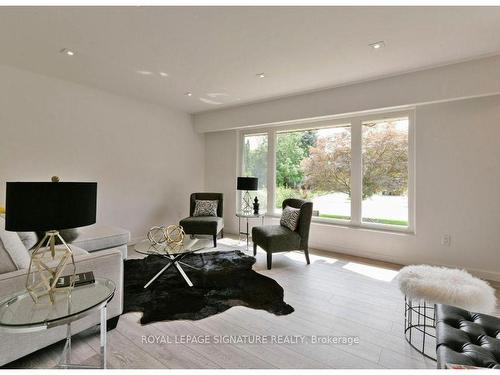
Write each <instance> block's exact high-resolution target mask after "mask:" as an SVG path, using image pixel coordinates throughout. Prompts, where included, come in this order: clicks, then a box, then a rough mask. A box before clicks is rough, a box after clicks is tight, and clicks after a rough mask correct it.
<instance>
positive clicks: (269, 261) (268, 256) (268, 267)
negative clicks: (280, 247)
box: [267, 252, 273, 270]
mask: <svg viewBox="0 0 500 375" xmlns="http://www.w3.org/2000/svg"><path fill="white" fill-rule="evenodd" d="M272 264H273V253H271V252H269V253H267V269H268V270H270V269H271V265H272Z"/></svg>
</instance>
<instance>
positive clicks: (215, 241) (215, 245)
mask: <svg viewBox="0 0 500 375" xmlns="http://www.w3.org/2000/svg"><path fill="white" fill-rule="evenodd" d="M214 247H217V235H216V234H214Z"/></svg>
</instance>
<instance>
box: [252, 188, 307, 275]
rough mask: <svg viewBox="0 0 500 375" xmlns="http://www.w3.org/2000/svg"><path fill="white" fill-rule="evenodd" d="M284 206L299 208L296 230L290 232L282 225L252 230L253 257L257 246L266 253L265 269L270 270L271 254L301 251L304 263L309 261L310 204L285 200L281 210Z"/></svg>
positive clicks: (302, 201) (303, 201) (295, 200)
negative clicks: (304, 259) (304, 256)
mask: <svg viewBox="0 0 500 375" xmlns="http://www.w3.org/2000/svg"><path fill="white" fill-rule="evenodd" d="M286 206H290V207H294V208H299V209H300V214H299V222H298V224H297V229H296V230H295V231H291V230H290V229H288V228H286V227H284V226H282V225H263V226H259V227H253V228H252V241H253V255H254V256H255V255H257V246H260V247H261V248H262V249H264V250H265V251H266V253H267V269H268V270H270V269H271V265H272V262H273V253H280V252H284V251H292V250H303V251H304V253H305V255H306V262H307V264H310V261H309V229H310V227H311V218H312V211H313V204H312V202H308V201H305V200H302V199H294V198H290V199H285V200H284V201H283V204H282V208H285V207H286Z"/></svg>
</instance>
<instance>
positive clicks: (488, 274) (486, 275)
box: [311, 246, 500, 282]
mask: <svg viewBox="0 0 500 375" xmlns="http://www.w3.org/2000/svg"><path fill="white" fill-rule="evenodd" d="M311 249H316V250H321V251H327V252H332V253H340V254H346V255H353V256H358V257H361V258H368V259H372V260H379V261H383V262H388V263H394V264H400V265H403V266H408V265H411V264H416V263H418V264H428V265H431V266H443V267H449V268H460V269H465V270H466V271H468V272H470V273H471V274H472V275H474V276H477V277H479V278H481V279H486V280H490V281H495V282H500V272H493V271H488V270H482V269H477V268H470V267H464V266H459V265H454V264H447V263H436V262H434V261H432V260H429V259H422V260H419V261H417V262H409V261H408V260H406V259H405V258H404V257H400V256H397V255H395V256H394V255H391V256H389V255H385V254H380V253H376V252H372V251H364V250H356V249H351V248H347V247H342V246H335V247H334V248H331V247H325V246H314V247H312V248H311Z"/></svg>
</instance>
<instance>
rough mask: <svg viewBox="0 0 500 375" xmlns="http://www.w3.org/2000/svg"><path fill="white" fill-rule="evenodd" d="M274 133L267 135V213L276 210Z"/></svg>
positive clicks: (272, 130)
mask: <svg viewBox="0 0 500 375" xmlns="http://www.w3.org/2000/svg"><path fill="white" fill-rule="evenodd" d="M275 201H276V131H275V130H274V129H271V130H269V132H268V133H267V212H268V213H269V214H271V213H273V212H274V211H275V210H276V204H275Z"/></svg>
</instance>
